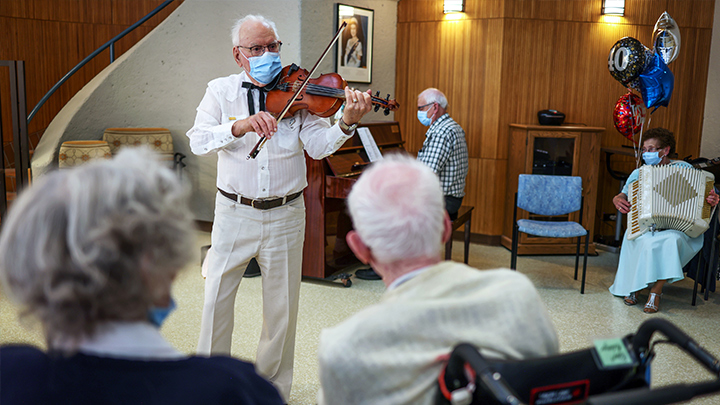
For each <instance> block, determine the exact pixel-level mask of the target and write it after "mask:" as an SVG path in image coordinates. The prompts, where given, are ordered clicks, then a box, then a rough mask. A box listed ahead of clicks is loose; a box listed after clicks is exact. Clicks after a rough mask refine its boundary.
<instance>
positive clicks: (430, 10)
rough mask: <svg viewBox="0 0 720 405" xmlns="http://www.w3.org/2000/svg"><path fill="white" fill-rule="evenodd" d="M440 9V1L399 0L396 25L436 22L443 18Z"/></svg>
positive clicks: (441, 5)
mask: <svg viewBox="0 0 720 405" xmlns="http://www.w3.org/2000/svg"><path fill="white" fill-rule="evenodd" d="M442 7H443V4H442V1H440V0H400V1H399V2H398V17H397V18H398V24H400V23H405V22H420V21H433V20H438V19H440V18H442V17H443V9H442Z"/></svg>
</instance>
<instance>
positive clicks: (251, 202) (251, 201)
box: [250, 199, 258, 209]
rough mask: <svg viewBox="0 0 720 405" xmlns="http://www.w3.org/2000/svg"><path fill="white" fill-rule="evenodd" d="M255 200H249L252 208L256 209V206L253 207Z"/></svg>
mask: <svg viewBox="0 0 720 405" xmlns="http://www.w3.org/2000/svg"><path fill="white" fill-rule="evenodd" d="M255 201H256V200H255V199H252V200H250V206H251V207H253V208H255V209H258V208H256V207H255Z"/></svg>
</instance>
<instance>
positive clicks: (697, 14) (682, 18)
mask: <svg viewBox="0 0 720 405" xmlns="http://www.w3.org/2000/svg"><path fill="white" fill-rule="evenodd" d="M666 11H667V12H668V14H670V17H672V18H673V20H675V22H676V23H677V24H678V26H679V27H680V30H681V32H680V35H681V36H682V35H684V33H683V32H682V30H683V29H684V28H691V27H692V28H709V29H712V26H713V16H714V15H715V0H668V1H667V7H666ZM659 17H660V14H658V15H657V17H655V20H656V21H657V19H658V18H659ZM654 24H655V23H654V22H653V25H654Z"/></svg>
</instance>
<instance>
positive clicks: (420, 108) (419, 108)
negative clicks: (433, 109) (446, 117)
mask: <svg viewBox="0 0 720 405" xmlns="http://www.w3.org/2000/svg"><path fill="white" fill-rule="evenodd" d="M433 104H435V103H427V104H424V105H421V106H418V111H422V109H423V108H425V107H427V106H429V105H433Z"/></svg>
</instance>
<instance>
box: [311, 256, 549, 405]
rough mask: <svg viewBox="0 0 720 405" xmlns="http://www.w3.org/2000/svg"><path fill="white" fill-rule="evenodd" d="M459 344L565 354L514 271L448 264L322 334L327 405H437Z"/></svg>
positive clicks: (492, 350)
mask: <svg viewBox="0 0 720 405" xmlns="http://www.w3.org/2000/svg"><path fill="white" fill-rule="evenodd" d="M460 342H469V343H472V344H475V345H477V346H478V347H480V348H481V351H482V353H483V355H485V356H488V357H495V358H503V359H523V358H529V357H543V356H549V355H553V354H557V352H558V340H557V335H556V333H555V329H554V327H553V324H552V322H551V320H550V317H549V315H548V313H547V311H546V309H545V306H544V304H543V303H542V302H541V300H540V297H539V296H538V293H537V291H536V290H535V287H534V286H533V285H532V283H531V282H530V280H528V278H527V277H525V276H524V275H522V274H520V273H518V272H515V271H511V270H507V269H498V270H477V269H474V268H471V267H468V266H466V265H463V264H460V263H455V262H442V263H439V264H437V265H435V266H432V267H430V268H429V269H427V270H425V271H424V272H422V273H420V274H419V275H418V276H416V277H414V278H412V279H410V280H409V281H407V282H405V283H403V284H401V285H400V286H399V287H398V288H396V289H394V290H391V291H387V292H385V294H384V295H383V296H382V298H381V300H380V302H379V303H377V304H375V305H371V306H369V307H367V308H365V309H363V310H361V311H360V312H358V313H357V314H355V315H353V316H351V317H350V318H349V319H347V320H345V321H343V322H342V323H340V324H338V325H336V326H334V327H332V328H328V329H325V330H323V331H322V333H321V335H320V345H319V347H318V353H319V354H318V356H319V362H320V383H321V387H322V388H321V390H320V393H319V394H318V401H319V403H320V404H346V405H347V404H374V405H378V404H392V405H398V404H431V403H433V400H434V395H435V391H436V388H435V387H436V386H435V384H436V380H437V377H438V374H439V372H440V368H441V366H442V363H441V362H440V361H439V360H438V357H439V356H442V355H446V354H449V353H450V351H451V350H452V348H453V347H454V346H455V345H457V344H458V343H460Z"/></svg>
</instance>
